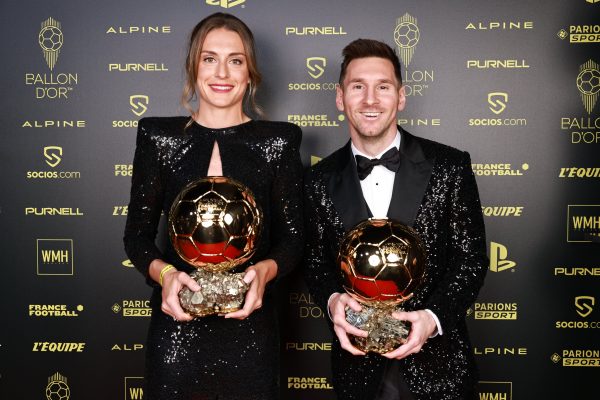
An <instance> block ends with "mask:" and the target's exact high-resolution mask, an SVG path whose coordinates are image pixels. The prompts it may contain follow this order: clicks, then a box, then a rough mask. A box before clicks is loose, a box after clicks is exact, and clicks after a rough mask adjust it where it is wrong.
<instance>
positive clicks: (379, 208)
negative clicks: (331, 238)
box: [327, 131, 443, 337]
mask: <svg viewBox="0 0 600 400" xmlns="http://www.w3.org/2000/svg"><path fill="white" fill-rule="evenodd" d="M350 147H351V149H352V155H353V156H356V155H360V156H363V157H366V158H381V156H382V155H383V154H384V153H385V152H386V151H388V150H389V149H391V148H392V147H396V148H397V149H400V132H398V131H396V137H395V138H394V141H393V142H392V143H390V145H389V146H388V147H386V148H385V149H384V150H383V151H382V152H381V153H379V154H377V155H376V156H375V157H371V156H368V155H366V154H364V153H362V152H361V151H360V150H358V149H357V148H356V147H355V146H354V143H351V144H350ZM353 159H354V162H356V159H355V158H354V157H353ZM395 177H396V173H395V172H393V171H390V170H389V169H387V168H386V167H384V166H383V165H376V166H375V167H373V170H372V171H371V173H370V174H369V175H368V176H367V177H366V178H365V179H363V180H362V181H360V187H361V188H362V193H363V197H364V198H365V201H366V202H367V205H368V206H369V210H370V211H371V214H373V218H387V213H388V210H389V208H390V203H391V202H392V192H393V190H394V178H395ZM334 294H335V293H332V294H331V296H333V295H334ZM331 296H329V300H328V301H327V313H328V314H329V318H330V319H331V314H330V311H329V303H330V301H331ZM425 311H427V312H428V313H429V314H430V315H431V316H432V317H433V320H434V321H435V324H436V326H437V332H436V333H434V334H433V335H432V336H431V337H434V336H436V335H441V334H443V331H442V326H441V325H440V320H439V319H438V317H437V316H436V315H435V314H434V313H433V311H431V310H429V309H425Z"/></svg>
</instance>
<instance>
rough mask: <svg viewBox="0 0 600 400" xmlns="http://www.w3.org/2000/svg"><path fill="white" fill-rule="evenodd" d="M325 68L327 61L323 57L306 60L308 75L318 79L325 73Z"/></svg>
mask: <svg viewBox="0 0 600 400" xmlns="http://www.w3.org/2000/svg"><path fill="white" fill-rule="evenodd" d="M326 66H327V59H326V58H325V57H308V58H307V59H306V68H308V74H309V75H310V76H311V77H312V78H314V79H318V78H320V77H321V75H323V73H324V72H325V67H326Z"/></svg>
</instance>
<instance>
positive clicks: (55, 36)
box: [38, 17, 63, 71]
mask: <svg viewBox="0 0 600 400" xmlns="http://www.w3.org/2000/svg"><path fill="white" fill-rule="evenodd" d="M38 41H39V43H40V47H41V48H42V51H43V52H44V58H45V59H46V64H48V68H50V71H52V70H53V69H54V65H55V64H56V60H58V55H59V54H60V49H61V47H62V45H63V33H62V31H61V30H60V22H58V21H57V20H55V19H54V18H52V17H50V18H48V19H47V20H45V21H44V22H42V29H41V30H40V33H39V35H38Z"/></svg>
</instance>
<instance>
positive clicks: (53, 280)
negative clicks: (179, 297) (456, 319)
mask: <svg viewBox="0 0 600 400" xmlns="http://www.w3.org/2000/svg"><path fill="white" fill-rule="evenodd" d="M0 8H1V11H2V12H1V15H2V17H1V18H2V24H1V28H0V29H1V37H3V38H4V44H5V45H6V47H5V52H4V54H5V56H4V57H3V60H2V63H1V64H0V69H1V74H2V91H1V93H2V96H1V99H0V102H1V105H2V106H1V108H2V130H1V132H2V147H1V160H2V188H3V190H4V189H5V190H6V192H5V196H2V198H1V200H0V221H1V224H2V241H1V246H2V256H3V260H4V262H3V267H2V275H1V276H2V283H3V290H2V299H3V300H2V302H1V304H2V306H1V312H2V326H3V328H2V329H1V331H0V335H1V336H0V397H1V398H3V399H5V398H6V399H8V398H12V399H44V398H45V399H48V400H58V399H60V400H66V399H88V400H90V399H91V400H93V399H126V400H129V399H143V398H144V395H143V389H142V382H143V371H144V370H143V359H144V342H145V335H146V330H147V325H148V321H149V318H148V316H149V314H150V310H149V308H148V302H147V299H148V296H149V288H148V287H147V286H145V283H144V280H143V278H142V277H141V276H140V275H139V274H138V273H137V272H136V271H135V270H134V269H133V268H132V265H131V263H130V262H129V260H127V256H126V255H125V253H124V251H123V245H122V239H121V238H122V233H123V228H124V223H125V218H126V215H127V203H128V201H129V186H130V176H131V172H132V166H131V162H132V159H133V151H134V145H135V135H136V126H137V120H138V119H139V118H141V117H145V116H167V115H178V114H184V111H183V109H182V108H181V107H180V106H179V103H178V101H179V96H180V90H181V87H182V83H183V80H182V77H183V68H182V64H183V58H184V53H185V43H186V38H187V35H188V34H189V32H190V30H191V29H192V27H193V26H194V25H195V24H196V23H197V22H198V21H199V20H200V19H201V18H203V17H205V16H206V15H208V14H210V13H213V12H216V11H228V12H231V13H233V14H235V15H237V16H239V17H241V18H242V19H243V20H244V21H245V22H247V24H248V25H249V26H250V27H251V29H252V30H253V31H254V33H255V35H256V39H257V43H258V50H259V66H260V69H261V71H262V72H263V74H264V77H265V83H264V85H263V87H262V88H261V90H260V100H261V103H262V105H263V106H264V107H265V109H266V110H267V112H268V116H269V118H270V119H274V120H283V121H290V122H293V123H296V124H298V125H300V126H301V127H302V129H303V131H304V141H303V144H302V156H303V161H304V163H305V164H306V165H309V164H311V163H314V162H317V161H318V160H319V158H320V157H324V156H325V155H327V154H329V153H330V152H331V151H333V150H334V149H336V148H337V147H339V146H341V145H342V144H343V143H344V142H345V141H346V140H347V126H346V122H345V121H344V117H343V115H342V114H340V113H339V112H338V111H337V110H336V108H335V104H334V93H335V85H336V83H335V82H336V80H337V76H338V72H339V64H340V58H341V57H340V53H341V49H342V48H343V46H344V45H345V44H347V43H348V42H350V41H351V40H353V39H356V38H359V37H368V38H375V39H380V40H384V41H386V42H387V43H389V44H390V45H392V46H393V47H395V48H396V49H397V51H398V54H399V55H400V56H401V58H402V61H403V65H404V71H403V74H404V78H405V80H406V93H407V95H408V101H407V103H408V104H407V107H406V111H405V112H403V113H402V114H401V115H399V120H398V123H399V124H400V125H401V126H402V127H404V128H405V129H407V130H409V131H411V132H413V133H415V134H417V135H420V136H423V137H426V138H430V139H433V140H438V141H441V142H444V143H447V144H450V145H452V146H456V147H459V148H461V149H465V150H468V151H469V152H470V153H471V157H472V160H473V170H474V172H475V175H476V177H477V182H478V184H479V188H480V193H481V199H482V205H483V212H484V214H485V219H486V226H487V234H488V246H489V247H488V248H489V254H490V266H489V273H488V276H487V280H486V283H485V286H484V288H483V290H482V291H481V294H480V296H479V298H478V299H477V301H476V302H475V303H474V304H473V305H472V307H471V308H470V309H469V311H468V321H469V325H470V329H471V333H472V341H473V346H474V353H475V357H476V359H477V361H478V363H479V366H480V370H481V377H480V379H481V385H480V398H481V399H516V400H520V399H534V398H535V399H542V398H543V399H562V398H569V399H586V398H589V395H590V394H593V393H596V392H597V377H598V372H599V371H600V369H599V368H598V367H600V342H599V341H598V337H600V336H599V333H600V304H598V303H599V302H600V289H599V288H600V285H599V283H600V261H599V258H598V250H599V249H600V247H599V246H598V244H597V243H598V242H599V236H598V235H599V232H600V196H599V194H600V193H599V190H598V183H599V182H600V180H599V178H600V162H599V161H598V156H597V154H598V149H599V148H600V105H598V104H597V102H598V94H599V92H600V46H599V43H600V25H598V22H599V21H600V18H598V17H599V16H600V2H598V0H587V1H586V0H571V1H568V2H566V1H553V0H549V1H543V2H542V1H536V2H522V1H516V0H510V1H464V2H459V3H457V2H446V1H441V0H439V1H416V0H413V1H398V0H386V1H383V0H382V1H377V2H369V1H366V0H346V1H325V0H305V1H291V0H279V1H266V0H193V1H192V0H181V1H177V2H166V1H157V0H145V1H139V0H131V1H126V2H122V1H115V0H108V1H103V2H96V3H91V2H81V1H74V0H64V1H60V2H57V1H47V2H40V1H27V0H24V1H21V2H3V3H2V5H1V6H0ZM11 38H12V39H11ZM11 43H12V44H11ZM280 299H281V301H280V304H281V312H282V341H281V353H282V355H283V357H282V361H283V365H282V370H281V387H282V398H284V399H305V400H309V399H310V400H318V399H333V398H334V394H333V390H332V386H331V376H330V372H329V355H330V354H329V352H330V349H331V334H330V332H329V330H328V328H327V326H326V324H325V318H327V316H326V315H325V316H324V314H323V311H322V310H320V309H319V308H318V307H316V306H315V304H314V302H313V299H312V298H311V297H310V296H309V294H308V293H307V290H306V288H305V286H304V283H303V282H302V279H301V276H300V274H299V273H297V274H295V275H294V276H293V277H292V279H290V280H289V283H288V286H287V287H285V288H282V290H281V295H280ZM593 377H595V378H596V380H593ZM248 384H251V382H249V383H248Z"/></svg>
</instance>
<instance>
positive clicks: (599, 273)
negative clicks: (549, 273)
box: [554, 266, 600, 277]
mask: <svg viewBox="0 0 600 400" xmlns="http://www.w3.org/2000/svg"><path fill="white" fill-rule="evenodd" d="M554 276H569V277H573V276H576V277H600V267H564V266H559V267H554Z"/></svg>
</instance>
